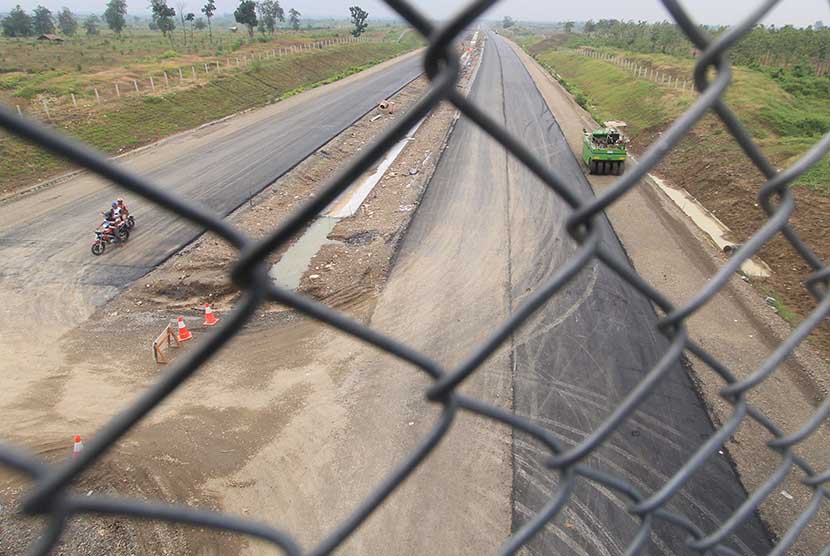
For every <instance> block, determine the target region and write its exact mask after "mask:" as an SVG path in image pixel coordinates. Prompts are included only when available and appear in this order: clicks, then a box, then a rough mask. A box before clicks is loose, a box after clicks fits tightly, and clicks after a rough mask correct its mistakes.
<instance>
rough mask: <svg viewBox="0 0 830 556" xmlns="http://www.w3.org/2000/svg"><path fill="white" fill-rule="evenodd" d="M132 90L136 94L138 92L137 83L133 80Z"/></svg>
mask: <svg viewBox="0 0 830 556" xmlns="http://www.w3.org/2000/svg"><path fill="white" fill-rule="evenodd" d="M133 88H134V89H135V92H136V93H137V92H138V81H136V80H135V79H133Z"/></svg>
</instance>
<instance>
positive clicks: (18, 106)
mask: <svg viewBox="0 0 830 556" xmlns="http://www.w3.org/2000/svg"><path fill="white" fill-rule="evenodd" d="M15 106H17V115H18V116H22V115H23V111H22V110H20V105H19V104H16V105H15Z"/></svg>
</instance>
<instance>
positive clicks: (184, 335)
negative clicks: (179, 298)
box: [179, 317, 193, 342]
mask: <svg viewBox="0 0 830 556" xmlns="http://www.w3.org/2000/svg"><path fill="white" fill-rule="evenodd" d="M192 337H193V334H191V333H190V330H188V329H187V326H185V324H184V317H179V341H180V342H184V341H185V340H189V339H190V338H192Z"/></svg>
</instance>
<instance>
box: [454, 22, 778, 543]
mask: <svg viewBox="0 0 830 556" xmlns="http://www.w3.org/2000/svg"><path fill="white" fill-rule="evenodd" d="M490 37H491V39H492V40H491V42H490V47H491V48H489V50H488V55H487V56H486V57H485V63H486V64H487V65H488V66H489V67H492V68H494V69H493V70H491V71H490V72H488V73H486V74H484V75H493V76H499V79H498V80H497V81H496V83H494V84H493V86H487V87H484V86H483V84H482V86H483V89H484V90H485V91H488V92H491V95H492V91H494V90H496V91H497V90H498V89H499V87H498V81H500V82H501V83H502V84H503V86H504V90H506V91H507V94H506V95H505V97H504V104H503V117H504V121H505V123H506V126H507V128H508V129H509V130H510V131H511V132H512V133H513V134H514V135H516V136H518V137H521V138H522V139H523V140H524V142H525V144H527V145H531V146H532V149H533V150H534V153H535V154H536V156H538V157H541V158H542V159H543V160H545V162H546V163H547V165H548V166H549V167H551V168H554V169H555V171H556V172H557V173H558V174H559V176H560V177H562V178H564V180H565V181H566V182H567V183H568V184H571V186H572V188H573V191H574V192H575V193H576V194H578V195H580V196H583V197H587V196H588V195H590V188H589V186H588V184H587V182H586V180H585V177H584V174H583V172H582V168H581V167H580V163H579V162H578V161H577V160H576V159H575V158H574V157H573V155H572V152H571V150H570V148H569V146H568V144H567V142H566V141H565V138H564V136H563V135H562V132H561V131H560V129H559V127H558V126H557V125H556V123H555V118H554V116H553V115H551V113H550V111H549V110H548V108H547V105H546V104H545V102H544V100H543V99H542V97H541V95H540V94H539V93H538V91H537V90H536V87H535V85H534V83H533V81H532V79H531V77H530V76H529V74H528V73H527V71H526V69H525V68H524V66H523V65H522V63H521V61H520V60H519V59H518V57H517V56H516V54H515V53H514V51H513V50H512V49H511V48H510V47H509V46H508V45H507V44H505V43H504V42H503V41H502V40H501V39H500V38H497V37H496V36H494V35H490ZM498 100H499V99H498V98H493V97H492V96H490V98H485V99H482V101H483V102H484V104H485V105H489V106H491V107H494V108H496V109H497V106H498ZM459 159H462V160H463V159H464V157H459ZM504 175H505V176H506V177H507V183H508V189H509V193H510V197H511V203H510V211H509V214H510V216H509V219H510V222H511V227H510V241H509V244H510V246H511V252H510V260H511V282H512V294H511V297H512V301H513V305H514V307H515V306H516V304H517V303H519V302H520V301H521V300H522V298H523V297H524V296H525V294H526V293H527V292H529V291H532V290H534V289H536V288H537V287H538V286H539V285H540V284H541V283H542V282H543V281H545V280H546V279H547V278H548V277H549V276H551V275H552V274H553V273H555V272H556V270H557V269H559V268H561V266H562V265H563V264H564V263H565V262H566V261H567V260H568V259H569V257H571V256H572V254H573V252H574V249H575V246H574V244H573V243H572V242H571V241H570V240H569V239H568V238H567V236H566V235H565V233H564V230H563V220H564V217H565V216H566V214H565V212H564V210H563V206H564V204H563V203H560V202H558V200H557V199H555V198H554V197H553V196H552V194H551V193H550V192H549V191H547V190H546V189H545V188H544V187H543V186H542V184H541V183H540V182H539V181H538V180H537V179H536V178H534V177H533V176H532V175H531V173H530V172H529V171H528V170H526V169H525V168H524V166H522V165H521V164H520V163H519V162H518V161H517V160H515V159H513V158H507V160H506V161H505V173H504ZM600 231H601V233H602V237H603V242H604V244H605V245H606V246H607V249H608V250H609V251H610V252H611V253H613V254H615V255H616V256H617V257H618V258H619V260H621V261H626V256H625V253H624V251H623V249H622V247H621V245H620V243H619V241H618V239H617V237H616V235H615V234H614V232H613V230H612V229H611V227H610V225H608V222H607V220H606V219H605V218H604V217H603V218H602V219H601V221H600ZM655 323H656V317H655V314H654V311H653V309H652V307H651V304H650V303H649V302H648V301H647V300H646V299H645V298H643V297H642V296H641V295H639V294H638V293H637V292H636V291H635V290H634V288H632V287H630V286H628V285H627V284H626V283H625V282H624V281H623V280H621V279H620V278H619V277H618V276H617V275H616V274H614V273H613V272H612V271H611V270H610V269H608V268H607V267H606V266H604V265H602V264H601V263H599V262H594V263H592V264H591V265H589V266H588V267H587V268H585V269H584V270H583V271H582V272H581V273H580V274H579V276H578V277H577V278H576V280H575V281H574V282H572V283H571V284H570V285H569V287H568V288H567V289H566V291H564V292H562V293H559V294H557V295H556V296H554V298H553V299H552V300H551V301H550V302H549V303H548V304H547V305H546V306H545V307H544V309H543V310H542V311H540V313H539V314H538V315H536V316H535V317H534V318H532V319H531V321H530V322H529V323H528V325H527V326H526V327H525V328H524V329H523V330H522V331H521V332H520V333H519V334H518V335H517V336H516V337H515V339H514V350H515V351H514V354H513V356H514V368H515V372H514V384H513V404H514V408H515V411H516V413H518V414H520V415H523V416H525V417H528V418H530V419H532V420H534V421H536V422H537V423H539V424H540V425H542V426H544V427H546V428H548V429H549V430H551V431H553V432H554V433H555V434H556V435H557V436H558V437H560V438H561V439H562V440H563V443H564V444H566V445H573V444H576V443H577V442H580V441H581V440H583V439H584V438H585V437H586V436H587V435H588V434H589V433H590V432H591V431H593V430H595V429H596V428H597V427H598V426H599V425H600V423H601V422H602V420H603V419H604V418H605V417H606V416H607V415H608V414H609V413H610V412H611V411H612V408H614V407H615V406H616V405H618V404H619V403H620V402H621V401H622V400H623V398H624V397H625V396H626V394H628V393H629V392H630V391H631V390H632V389H634V387H635V386H636V385H637V384H638V382H639V381H640V380H641V379H642V378H643V376H644V375H645V373H646V372H647V370H648V369H650V368H652V366H653V365H654V364H655V363H656V362H657V361H658V359H659V358H660V356H661V355H662V354H664V353H665V352H666V350H667V348H668V342H667V341H666V340H665V339H664V338H663V337H662V336H661V335H659V334H658V333H657V332H656V327H655ZM712 432H713V428H712V424H711V422H710V420H709V418H708V416H707V414H706V410H705V408H704V407H703V406H702V404H701V402H700V401H699V399H698V397H697V395H696V393H695V391H694V389H693V386H692V383H691V381H690V379H689V377H688V375H687V373H686V372H685V370H684V369H683V368H682V367H681V366H680V365H676V366H675V368H673V369H672V370H671V371H670V373H669V374H668V375H667V378H666V379H664V380H663V381H662V382H661V383H660V386H659V387H658V388H657V389H656V390H655V391H654V393H652V394H651V396H650V397H649V398H648V400H647V403H645V404H643V406H642V407H641V408H640V409H639V410H638V411H637V412H636V413H635V414H634V415H633V416H632V417H631V418H629V419H628V420H627V421H626V422H625V423H624V424H623V425H622V426H620V427H619V428H618V429H617V432H616V433H615V434H614V435H613V436H612V437H610V438H609V439H608V441H606V442H605V444H604V445H603V448H602V449H600V450H598V451H597V452H596V453H594V454H592V455H591V456H590V457H589V458H588V460H587V461H586V463H588V464H590V465H592V466H595V467H597V468H598V469H602V470H605V471H607V472H609V473H611V474H613V475H615V476H617V477H620V478H622V479H624V480H626V481H627V482H629V483H631V484H633V485H634V486H636V487H637V488H638V489H640V490H641V491H642V492H645V493H650V492H654V491H655V490H657V489H658V488H659V487H661V486H662V485H663V484H665V482H666V481H667V479H668V478H669V477H670V476H671V475H673V474H674V472H675V471H677V470H678V469H680V467H681V466H682V465H683V464H684V463H685V462H686V461H687V459H688V458H689V457H690V455H691V454H692V453H693V451H694V450H695V449H696V448H698V447H699V446H700V445H701V444H702V443H703V442H704V439H705V438H708V437H709V436H711V435H712ZM541 456H542V454H541V453H540V452H539V446H538V445H536V444H535V443H534V442H532V441H529V440H527V439H524V438H522V437H521V436H519V435H517V436H516V437H515V443H514V458H515V459H514V461H515V467H514V470H513V472H514V481H515V482H514V501H515V503H514V508H513V511H514V516H513V527H514V529H515V528H517V527H519V526H520V525H522V524H523V523H524V522H525V521H526V520H527V519H528V518H529V517H530V516H531V515H532V514H533V513H534V512H536V511H538V510H539V509H540V508H541V507H542V506H543V505H544V504H545V503H546V502H547V501H548V500H549V499H550V498H551V495H552V494H553V493H555V491H556V488H555V485H554V484H553V483H552V482H551V480H550V476H551V473H550V471H547V470H546V469H545V468H543V467H542V465H541V464H542V462H543V458H542V457H541ZM745 496H746V494H745V492H744V491H743V489H742V487H741V486H740V485H739V483H738V480H737V478H736V476H735V474H734V472H733V470H732V468H731V467H730V464H729V462H728V461H727V459H726V458H725V457H724V456H722V455H716V456H715V458H713V459H711V460H710V462H709V463H708V464H707V465H706V466H705V467H703V469H702V470H701V471H699V472H698V473H696V474H695V475H694V476H693V477H692V479H691V480H690V481H689V482H688V483H687V485H686V486H685V487H684V488H683V489H682V490H681V491H680V492H679V493H678V494H677V495H675V496H674V497H673V498H672V499H671V501H670V504H669V509H670V510H672V511H676V512H678V513H681V514H682V515H685V516H687V517H689V518H691V519H692V520H693V521H694V522H695V523H697V524H698V526H700V527H701V528H702V529H703V530H704V531H712V530H714V529H715V528H717V527H718V526H720V525H721V524H722V523H723V521H724V519H725V518H726V517H727V516H728V515H730V514H731V513H732V512H733V511H734V510H735V509H737V508H738V506H739V505H740V503H741V502H742V501H743V500H744V498H745ZM624 510H625V502H624V501H623V500H621V499H619V498H618V497H617V496H616V495H614V494H612V493H611V492H609V491H607V490H605V489H602V488H595V487H593V486H591V485H589V484H587V483H581V484H580V486H579V487H578V488H577V490H576V493H575V495H574V497H573V498H572V500H571V502H570V503H569V504H568V507H567V509H566V511H565V512H564V515H563V519H560V520H558V522H557V524H556V525H552V526H550V527H548V528H547V529H546V530H545V532H544V534H542V535H540V536H539V537H537V538H536V539H535V540H534V541H533V543H532V544H531V549H532V550H531V552H532V553H536V554H565V553H571V554H619V553H622V551H623V550H624V548H625V546H626V545H627V541H630V540H631V539H632V534H633V532H634V526H635V520H634V519H632V518H631V517H630V516H628V515H627V514H626V513H625V511H624ZM652 541H653V544H652V549H651V553H653V554H683V553H687V552H690V551H689V550H688V549H686V548H685V545H684V538H683V535H679V534H678V531H677V529H673V528H668V527H665V526H662V527H660V526H658V528H657V531H656V534H655V535H653V536H652ZM731 545H732V547H733V548H735V549H737V550H738V551H739V552H740V553H742V554H753V553H755V554H761V553H764V554H765V553H766V552H767V551H768V550H769V544H768V542H767V540H766V534H765V533H764V531H763V529H762V528H761V526H760V523H759V521H758V520H754V521H752V522H750V523H749V524H748V525H746V526H744V527H743V528H741V529H740V532H739V534H738V535H736V536H735V538H734V539H733V542H732V543H731Z"/></svg>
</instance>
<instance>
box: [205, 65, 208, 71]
mask: <svg viewBox="0 0 830 556" xmlns="http://www.w3.org/2000/svg"><path fill="white" fill-rule="evenodd" d="M207 72H208V67H207V64H205V73H207Z"/></svg>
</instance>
